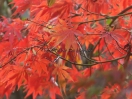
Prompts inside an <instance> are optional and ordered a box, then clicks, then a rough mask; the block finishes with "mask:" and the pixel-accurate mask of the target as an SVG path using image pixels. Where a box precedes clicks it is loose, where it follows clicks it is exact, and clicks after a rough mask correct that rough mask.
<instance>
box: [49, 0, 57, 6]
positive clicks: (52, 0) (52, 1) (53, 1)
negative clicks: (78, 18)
mask: <svg viewBox="0 0 132 99" xmlns="http://www.w3.org/2000/svg"><path fill="white" fill-rule="evenodd" d="M55 1H56V0H47V3H48V6H49V7H50V6H52V5H53V4H54V3H55Z"/></svg>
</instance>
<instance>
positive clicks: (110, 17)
mask: <svg viewBox="0 0 132 99" xmlns="http://www.w3.org/2000/svg"><path fill="white" fill-rule="evenodd" d="M129 14H132V12H128V13H125V14H120V15H115V16H108V17H106V18H101V19H97V20H90V21H84V22H72V23H73V24H79V25H81V24H85V23H89V22H97V21H101V20H106V19H114V18H115V17H117V18H118V17H121V16H125V15H129Z"/></svg>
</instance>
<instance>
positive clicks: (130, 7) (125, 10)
mask: <svg viewBox="0 0 132 99" xmlns="http://www.w3.org/2000/svg"><path fill="white" fill-rule="evenodd" d="M130 9H132V5H131V6H129V7H127V8H126V9H124V10H123V11H121V12H120V13H119V14H118V15H121V14H123V13H125V12H127V11H128V10H130ZM117 18H118V16H117V17H114V18H113V20H112V21H111V23H110V24H109V26H110V27H111V25H112V24H113V23H114V21H115V20H116V19H117Z"/></svg>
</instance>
